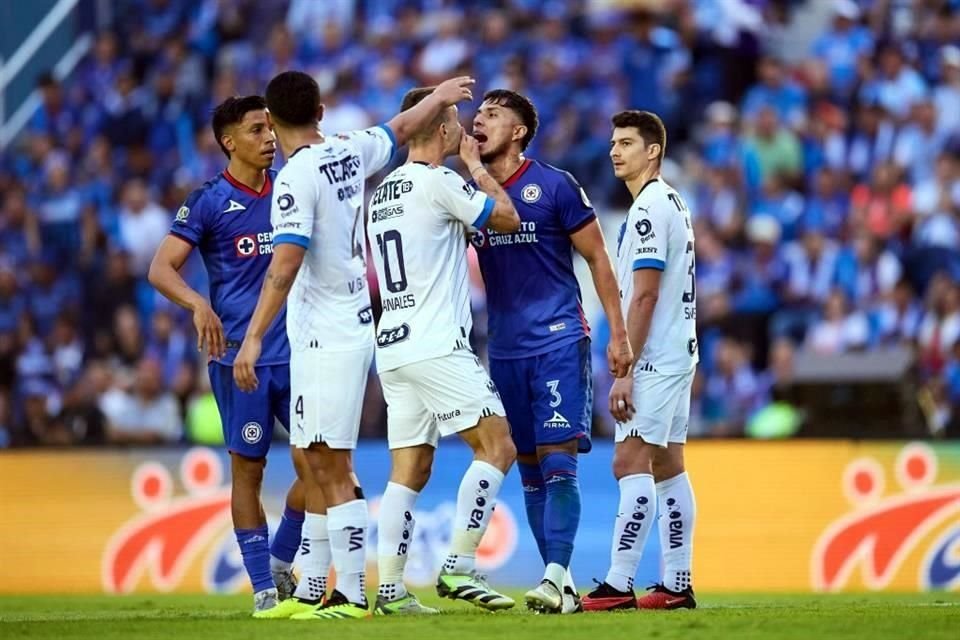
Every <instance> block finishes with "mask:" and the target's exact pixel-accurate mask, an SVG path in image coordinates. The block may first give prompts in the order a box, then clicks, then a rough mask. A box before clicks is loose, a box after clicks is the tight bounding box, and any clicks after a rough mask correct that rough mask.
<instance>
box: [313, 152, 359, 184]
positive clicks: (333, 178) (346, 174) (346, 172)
mask: <svg viewBox="0 0 960 640" xmlns="http://www.w3.org/2000/svg"><path fill="white" fill-rule="evenodd" d="M317 170H318V171H319V172H320V173H322V174H323V175H324V177H326V179H327V182H328V183H330V184H337V183H338V182H346V181H347V180H350V179H351V178H356V177H357V176H358V175H360V158H359V157H358V156H346V157H343V158H341V159H339V160H334V161H333V162H328V163H327V164H322V165H320V166H319V167H317Z"/></svg>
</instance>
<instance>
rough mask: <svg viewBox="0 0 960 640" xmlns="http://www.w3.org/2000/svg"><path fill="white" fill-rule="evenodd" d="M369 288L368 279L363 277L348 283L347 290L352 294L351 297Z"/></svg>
mask: <svg viewBox="0 0 960 640" xmlns="http://www.w3.org/2000/svg"><path fill="white" fill-rule="evenodd" d="M366 288H367V279H366V278H365V277H363V276H360V277H359V278H354V279H353V280H350V281H349V282H347V290H348V291H349V292H350V295H353V294H355V293H357V292H359V291H363V290H364V289H366Z"/></svg>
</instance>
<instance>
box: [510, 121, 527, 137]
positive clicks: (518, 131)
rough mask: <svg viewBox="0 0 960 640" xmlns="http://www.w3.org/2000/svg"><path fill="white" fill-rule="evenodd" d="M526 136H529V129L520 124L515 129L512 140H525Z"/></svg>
mask: <svg viewBox="0 0 960 640" xmlns="http://www.w3.org/2000/svg"><path fill="white" fill-rule="evenodd" d="M525 135H527V128H526V127H525V126H524V125H522V124H518V125H517V126H515V127H514V128H513V138H511V139H512V140H523V137H524V136H525Z"/></svg>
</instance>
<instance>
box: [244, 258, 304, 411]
mask: <svg viewBox="0 0 960 640" xmlns="http://www.w3.org/2000/svg"><path fill="white" fill-rule="evenodd" d="M306 252H307V250H306V249H304V248H303V247H302V246H300V245H297V244H292V243H280V244H276V243H275V244H274V246H273V257H272V258H271V259H270V267H269V268H268V269H267V275H266V277H264V279H263V287H261V289H260V298H259V299H258V300H257V307H256V309H254V311H253V317H252V318H250V324H249V325H247V334H246V335H245V336H244V337H243V344H242V345H240V351H238V352H237V357H236V358H235V359H234V361H233V379H234V382H236V383H237V387H239V388H240V390H241V391H246V392H248V393H249V392H251V391H253V390H254V389H256V388H257V385H258V384H259V381H258V380H257V375H256V373H255V371H254V367H255V366H256V364H257V360H259V359H260V349H261V346H262V345H261V341H262V340H263V334H265V333H266V332H267V329H269V328H270V325H271V324H272V323H273V320H274V318H276V317H277V314H278V313H280V309H281V308H282V307H283V304H284V303H285V302H286V301H287V294H289V293H290V287H292V286H293V281H294V280H295V279H296V277H297V271H299V270H300V265H301V264H302V263H303V256H304V254H305V253H306Z"/></svg>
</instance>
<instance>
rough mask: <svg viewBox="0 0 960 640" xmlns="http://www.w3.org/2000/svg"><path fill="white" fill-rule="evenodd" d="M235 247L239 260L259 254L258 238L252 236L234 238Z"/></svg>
mask: <svg viewBox="0 0 960 640" xmlns="http://www.w3.org/2000/svg"><path fill="white" fill-rule="evenodd" d="M233 246H234V247H236V249H237V257H238V258H249V257H251V256H253V255H256V253H257V237H256V236H252V235H250V236H240V237H238V238H234V239H233Z"/></svg>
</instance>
